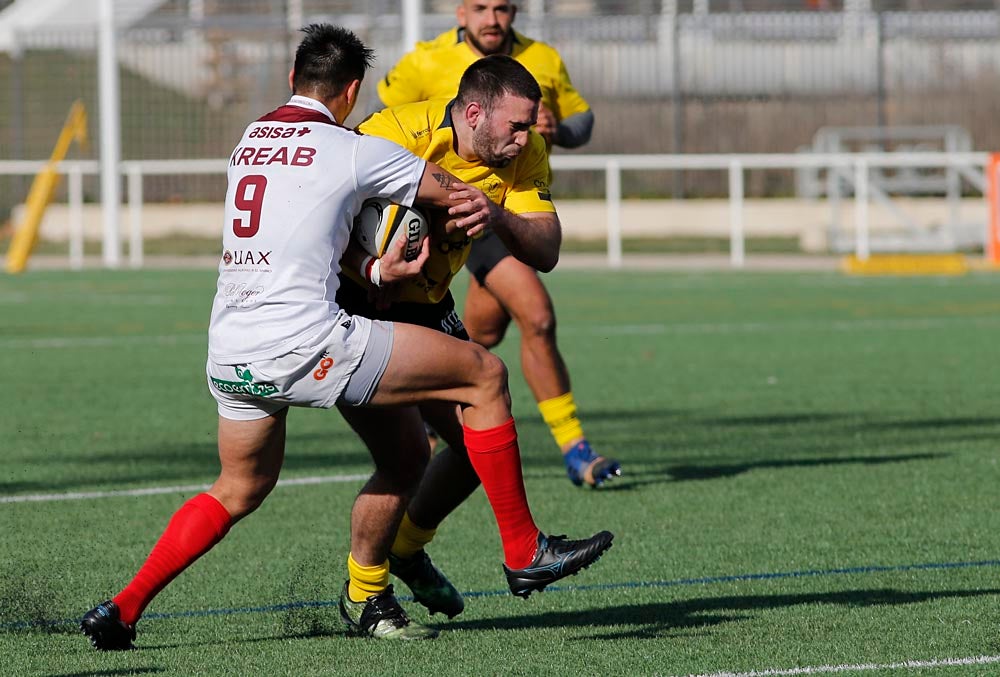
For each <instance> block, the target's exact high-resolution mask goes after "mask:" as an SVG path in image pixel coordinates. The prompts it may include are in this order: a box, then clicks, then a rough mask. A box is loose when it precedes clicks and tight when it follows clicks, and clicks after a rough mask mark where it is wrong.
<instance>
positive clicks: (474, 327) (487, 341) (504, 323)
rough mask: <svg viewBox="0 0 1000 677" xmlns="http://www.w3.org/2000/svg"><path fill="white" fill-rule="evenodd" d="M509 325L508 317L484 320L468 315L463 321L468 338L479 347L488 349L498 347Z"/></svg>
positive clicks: (472, 314) (471, 314)
mask: <svg viewBox="0 0 1000 677" xmlns="http://www.w3.org/2000/svg"><path fill="white" fill-rule="evenodd" d="M509 325H510V318H509V317H490V318H488V319H487V318H484V317H481V316H476V315H475V314H474V313H468V314H467V317H466V319H465V330H466V331H467V332H469V337H470V338H471V339H472V340H473V341H475V342H476V343H478V344H479V345H481V346H483V347H485V348H487V349H489V348H494V347H496V346H498V345H500V342H501V341H503V337H504V336H505V335H506V334H507V327H508V326H509Z"/></svg>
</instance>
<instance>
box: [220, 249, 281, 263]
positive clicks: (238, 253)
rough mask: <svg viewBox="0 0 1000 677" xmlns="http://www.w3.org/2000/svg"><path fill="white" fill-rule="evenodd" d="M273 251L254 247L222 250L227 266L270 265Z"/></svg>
mask: <svg viewBox="0 0 1000 677" xmlns="http://www.w3.org/2000/svg"><path fill="white" fill-rule="evenodd" d="M270 256H271V252H269V251H267V252H262V251H260V250H259V249H258V250H252V249H234V250H233V251H229V250H228V249H227V250H226V251H224V252H222V262H223V263H225V264H226V265H227V266H229V265H233V264H235V265H237V266H270V265H271V261H270Z"/></svg>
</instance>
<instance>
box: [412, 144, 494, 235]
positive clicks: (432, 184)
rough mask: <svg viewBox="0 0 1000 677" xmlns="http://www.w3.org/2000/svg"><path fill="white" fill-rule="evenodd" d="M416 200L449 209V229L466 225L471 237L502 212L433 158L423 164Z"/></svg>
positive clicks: (465, 227)
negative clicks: (431, 160)
mask: <svg viewBox="0 0 1000 677" xmlns="http://www.w3.org/2000/svg"><path fill="white" fill-rule="evenodd" d="M416 202H417V203H419V204H422V205H429V206H432V207H442V208H445V209H447V210H448V215H449V216H450V217H451V219H450V220H449V222H448V226H447V229H448V231H449V232H450V231H451V230H453V229H454V228H464V229H465V230H466V234H467V235H469V236H470V237H473V236H475V235H478V234H479V233H480V232H482V230H483V229H484V228H486V226H488V225H489V224H490V223H491V222H493V221H495V220H499V219H500V218H502V214H503V209H502V208H501V207H500V206H499V205H497V204H496V203H494V202H492V201H491V200H490V199H489V198H488V197H486V195H484V194H483V191H481V190H479V189H478V188H475V187H473V186H469V185H466V184H464V183H462V182H461V181H459V180H458V179H456V178H455V177H454V176H452V175H451V174H449V173H448V172H446V171H445V170H443V169H441V168H440V167H439V166H438V165H436V164H434V163H433V162H428V163H427V165H426V167H425V168H424V174H423V176H422V177H421V179H420V187H419V188H418V189H417V199H416Z"/></svg>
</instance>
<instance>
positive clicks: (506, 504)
mask: <svg viewBox="0 0 1000 677" xmlns="http://www.w3.org/2000/svg"><path fill="white" fill-rule="evenodd" d="M463 432H464V434H465V448H466V450H467V451H468V452H469V462H470V463H472V467H473V468H474V469H475V471H476V474H477V475H479V479H480V481H481V482H482V483H483V489H484V490H485V491H486V498H488V499H489V501H490V507H492V508H493V516H494V517H496V520H497V526H498V527H499V528H500V540H501V541H503V554H504V559H505V560H506V563H507V566H508V567H510V568H511V569H523V568H524V567H526V566H528V565H529V564H531V560H532V559H533V558H534V556H535V548H536V547H537V545H538V527H536V526H535V520H534V519H532V517H531V510H529V509H528V498H527V496H526V495H525V493H524V477H523V476H522V475H521V452H520V450H519V449H518V447H517V430H515V429H514V419H510V420H509V421H507V422H506V423H504V424H502V425H499V426H497V427H496V428H490V429H488V430H472V429H470V428H468V427H465V426H463Z"/></svg>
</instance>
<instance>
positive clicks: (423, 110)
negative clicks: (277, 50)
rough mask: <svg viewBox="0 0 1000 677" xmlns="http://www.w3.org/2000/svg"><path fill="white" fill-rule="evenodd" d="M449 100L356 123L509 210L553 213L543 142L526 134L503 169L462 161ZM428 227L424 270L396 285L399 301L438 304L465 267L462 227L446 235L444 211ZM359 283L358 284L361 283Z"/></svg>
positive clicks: (399, 109) (430, 219) (396, 109)
mask: <svg viewBox="0 0 1000 677" xmlns="http://www.w3.org/2000/svg"><path fill="white" fill-rule="evenodd" d="M450 106H451V101H450V100H449V99H435V100H433V101H421V102H419V103H412V104H407V105H404V106H396V107H394V108H387V109H385V110H383V111H380V112H378V113H375V114H374V115H372V116H370V117H369V118H368V119H366V120H365V121H364V122H362V123H361V124H360V125H359V126H358V130H359V131H360V132H361V133H363V134H371V135H373V136H380V137H382V138H384V139H388V140H389V141H393V142H395V143H398V144H399V145H401V146H403V147H404V148H406V149H407V150H409V151H410V152H412V153H413V154H414V155H418V156H420V157H422V158H424V159H425V160H430V161H431V162H434V163H435V164H437V165H438V166H440V167H441V168H442V169H444V170H445V171H448V172H450V173H451V174H453V175H454V176H456V177H457V178H458V180H459V181H462V182H464V183H467V184H469V185H472V186H475V187H476V188H479V189H480V190H481V191H483V192H484V193H485V194H486V196H487V197H488V198H490V199H491V200H493V201H494V202H496V203H497V204H499V205H503V207H504V208H506V209H507V210H508V211H510V212H512V213H514V214H530V213H533V212H549V213H554V212H555V211H556V208H555V205H553V204H552V198H551V196H550V194H549V164H548V153H547V152H546V149H545V140H544V139H542V137H541V136H539V135H538V134H536V133H535V132H530V133H529V134H528V145H527V146H525V147H524V149H523V150H522V151H521V153H520V154H519V155H518V156H517V157H516V158H515V159H514V161H513V162H511V163H510V164H509V165H507V166H506V167H504V168H502V169H496V168H493V167H487V166H486V165H484V164H482V163H478V162H477V163H473V162H468V161H466V160H463V159H462V158H461V157H459V156H458V154H457V153H456V152H455V150H454V148H455V130H454V127H453V126H452V122H451V107H450ZM425 211H428V212H429V213H428V214H427V217H428V222H429V224H428V226H429V229H430V237H431V252H430V257H429V258H428V259H427V263H426V264H424V269H423V274H422V276H421V277H418V278H415V279H413V280H410V281H408V282H405V283H403V284H402V285H401V290H400V298H399V301H403V302H410V303H437V302H438V301H440V300H441V299H442V298H444V295H445V292H447V291H448V286H449V285H450V284H451V280H452V278H454V277H455V275H456V274H457V273H458V272H459V271H460V270H461V269H462V266H463V265H465V260H466V259H467V258H468V256H469V243H470V240H469V238H467V237H466V236H465V233H464V232H462V231H456V232H454V233H452V234H451V235H445V233H444V229H443V226H444V222H445V221H446V219H447V214H446V213H441V214H437V215H435V214H434V213H433V212H431V211H430V210H425ZM344 272H345V274H347V275H348V276H349V277H351V278H352V279H354V280H355V281H357V282H362V280H361V278H360V275H358V274H357V272H356V271H352V270H350V269H345V270H344ZM362 283H363V282H362Z"/></svg>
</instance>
